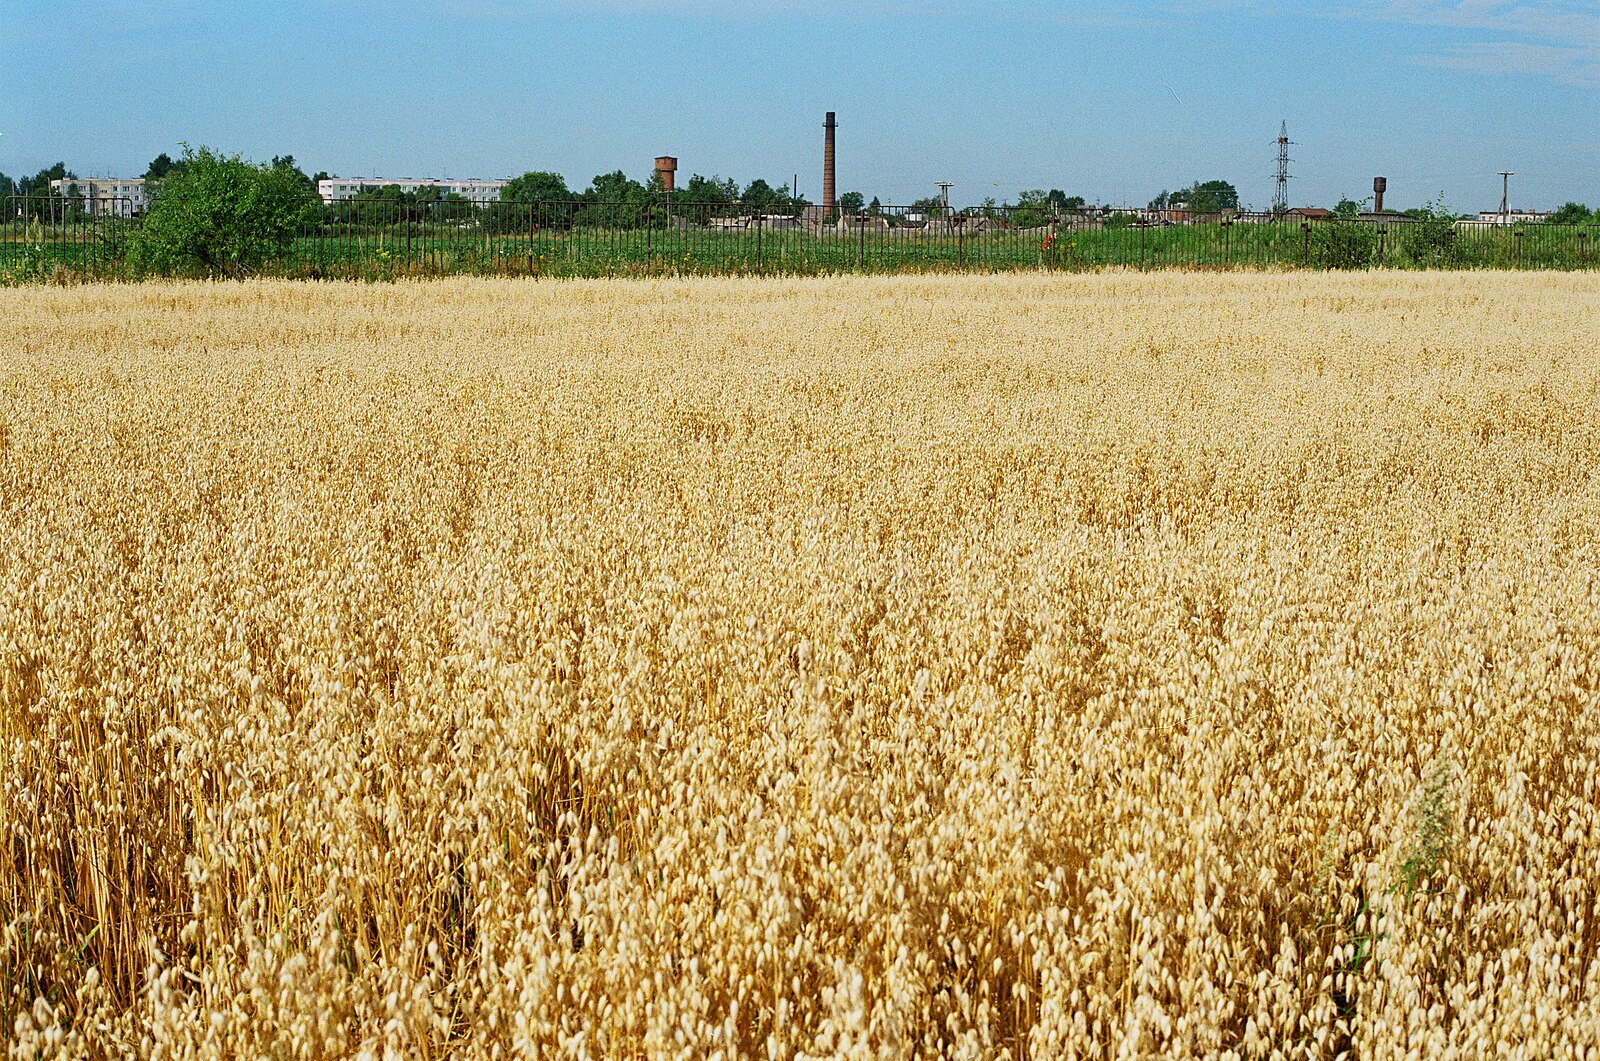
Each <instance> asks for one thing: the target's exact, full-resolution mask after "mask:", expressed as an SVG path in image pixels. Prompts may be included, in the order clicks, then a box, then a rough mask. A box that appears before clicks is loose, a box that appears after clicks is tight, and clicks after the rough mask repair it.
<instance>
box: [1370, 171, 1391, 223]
mask: <svg viewBox="0 0 1600 1061" xmlns="http://www.w3.org/2000/svg"><path fill="white" fill-rule="evenodd" d="M1388 189H1389V178H1388V177H1374V178H1372V212H1373V213H1375V214H1381V213H1383V193H1384V192H1386V191H1388Z"/></svg>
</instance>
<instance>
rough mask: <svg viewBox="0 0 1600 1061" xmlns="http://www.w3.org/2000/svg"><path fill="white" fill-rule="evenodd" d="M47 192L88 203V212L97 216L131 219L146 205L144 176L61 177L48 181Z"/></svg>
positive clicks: (141, 211)
mask: <svg viewBox="0 0 1600 1061" xmlns="http://www.w3.org/2000/svg"><path fill="white" fill-rule="evenodd" d="M50 190H51V191H52V192H55V193H56V194H58V195H61V196H65V197H80V198H83V199H86V200H88V202H87V204H86V205H87V207H88V210H89V212H90V213H91V214H93V215H94V216H96V217H132V216H133V215H134V214H142V213H144V208H145V206H146V205H147V200H146V199H145V195H144V178H143V177H71V178H63V179H61V180H54V181H51V182H50Z"/></svg>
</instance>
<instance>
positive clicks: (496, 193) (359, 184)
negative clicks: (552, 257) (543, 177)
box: [317, 177, 509, 203]
mask: <svg viewBox="0 0 1600 1061" xmlns="http://www.w3.org/2000/svg"><path fill="white" fill-rule="evenodd" d="M508 183H509V182H508V181H477V180H437V179H433V178H426V179H422V180H417V179H413V178H410V177H404V178H390V177H362V178H359V179H358V178H355V177H329V178H328V179H327V180H321V181H318V182H317V194H318V195H320V196H322V201H323V202H325V203H337V202H342V201H344V200H345V199H353V198H355V197H356V196H357V195H359V194H361V193H362V192H370V191H377V190H378V189H379V188H387V187H390V186H391V185H394V186H398V187H399V189H400V190H401V191H403V192H416V191H421V190H422V189H423V188H437V189H439V194H440V195H441V196H443V195H459V196H461V197H462V198H464V199H471V200H472V201H473V202H475V203H494V202H499V201H500V190H501V189H502V188H504V187H505V186H506V185H507V184H508Z"/></svg>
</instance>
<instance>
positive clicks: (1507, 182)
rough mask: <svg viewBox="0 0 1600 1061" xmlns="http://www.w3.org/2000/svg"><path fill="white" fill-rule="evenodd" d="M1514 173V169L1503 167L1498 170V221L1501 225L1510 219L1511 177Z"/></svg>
mask: <svg viewBox="0 0 1600 1061" xmlns="http://www.w3.org/2000/svg"><path fill="white" fill-rule="evenodd" d="M1516 175H1517V174H1516V172H1515V171H1514V170H1509V169H1503V170H1501V171H1500V223H1501V224H1502V225H1504V224H1506V223H1507V222H1509V221H1510V219H1511V217H1510V215H1511V178H1512V177H1515V176H1516Z"/></svg>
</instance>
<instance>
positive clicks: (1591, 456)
mask: <svg viewBox="0 0 1600 1061" xmlns="http://www.w3.org/2000/svg"><path fill="white" fill-rule="evenodd" d="M1597 335H1600V277H1596V276H1592V275H1582V274H1559V275H1558V274H1522V275H1514V276H1513V275H1507V274H1454V275H1446V274H1425V273H1373V274H1364V275H1337V276H1330V275H1260V274H1257V275H1194V274H1190V275H1155V276H1140V275H1136V274H1123V275H1117V274H1100V275H1082V276H1076V277H1048V276H1025V277H1019V276H1008V277H987V278H981V277H944V278H927V277H925V278H899V279H869V278H856V279H832V280H789V281H775V280H769V281H754V280H742V281H741V280H700V281H671V282H669V281H660V282H654V283H652V282H648V281H645V282H623V281H592V282H590V281H583V282H569V283H550V282H542V283H540V282H532V281H521V282H518V281H506V280H469V279H462V280H453V281H441V282H434V283H426V284H420V283H419V284H405V283H402V284H390V285H377V286H362V285H314V284H291V283H267V282H254V283H243V284H226V285H200V284H196V285H156V284H150V285H142V286H132V287H94V286H87V287H67V288H39V289H30V290H12V291H0V653H3V654H0V834H3V842H4V845H5V856H4V858H3V860H0V1019H3V1021H4V1024H3V1028H4V1029H5V1031H4V1035H5V1036H6V1037H7V1039H8V1042H9V1045H10V1050H11V1056H12V1057H16V1058H23V1057H26V1058H33V1057H39V1056H51V1057H54V1056H127V1055H130V1054H135V1055H138V1056H144V1057H151V1058H157V1057H160V1058H181V1057H201V1056H223V1057H274V1058H308V1059H309V1058H342V1057H386V1056H396V1057H401V1056H403V1057H425V1058H442V1057H457V1056H459V1057H508V1058H509V1057H530V1058H545V1057H573V1058H577V1057H594V1058H630V1057H684V1058H710V1057H723V1058H733V1057H753V1058H802V1057H808V1058H809V1057H933V1056H950V1057H984V1058H987V1057H1010V1058H1023V1057H1031V1058H1069V1057H1096V1058H1102V1057H1103V1058H1110V1057H1118V1058H1123V1057H1153V1056H1164V1057H1171V1056H1195V1057H1215V1056H1240V1057H1263V1058H1265V1057H1322V1058H1329V1059H1332V1058H1334V1057H1336V1056H1338V1055H1339V1054H1341V1053H1346V1052H1349V1053H1351V1055H1352V1056H1360V1057H1363V1058H1391V1057H1392V1058H1401V1057H1445V1056H1460V1057H1481V1056H1486V1055H1489V1054H1492V1053H1494V1052H1495V1051H1496V1050H1497V1049H1504V1050H1505V1051H1507V1052H1506V1053H1504V1054H1503V1055H1501V1056H1508V1057H1510V1056H1525V1057H1540V1058H1545V1057H1574V1058H1575V1057H1582V1056H1589V1057H1592V1056H1594V1051H1595V1050H1597V1049H1600V960H1597V958H1596V951H1597V949H1600V892H1597V888H1600V806H1597V800H1600V791H1597V789H1600V773H1597V767H1600V659H1597V656H1600V471H1597V469H1600V351H1597V342H1596V336H1597Z"/></svg>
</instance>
